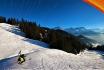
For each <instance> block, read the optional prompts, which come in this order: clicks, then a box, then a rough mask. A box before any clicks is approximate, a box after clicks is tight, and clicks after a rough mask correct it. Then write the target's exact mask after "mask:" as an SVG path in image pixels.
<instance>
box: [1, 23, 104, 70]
mask: <svg viewBox="0 0 104 70" xmlns="http://www.w3.org/2000/svg"><path fill="white" fill-rule="evenodd" d="M15 29H16V30H15ZM14 30H15V31H14ZM21 35H24V34H23V33H22V32H21V31H20V30H19V29H18V27H15V26H12V25H9V24H5V23H0V59H1V60H0V70H7V69H9V70H11V69H21V70H23V69H30V70H104V57H103V56H102V55H103V54H104V53H102V52H97V51H87V50H85V51H84V52H82V53H80V54H77V55H74V54H71V53H67V52H64V51H61V50H57V49H48V48H44V47H47V46H48V45H47V44H45V43H43V42H40V41H37V40H32V39H28V38H25V37H23V36H21ZM20 50H21V51H22V53H23V54H25V56H26V57H25V59H26V61H25V62H24V63H22V64H18V62H17V60H18V56H17V55H18V53H19V51H20Z"/></svg>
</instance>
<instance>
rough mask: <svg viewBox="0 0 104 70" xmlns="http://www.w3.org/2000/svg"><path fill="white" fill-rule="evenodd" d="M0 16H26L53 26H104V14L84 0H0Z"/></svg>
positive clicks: (42, 24)
mask: <svg viewBox="0 0 104 70" xmlns="http://www.w3.org/2000/svg"><path fill="white" fill-rule="evenodd" d="M0 16H5V17H7V18H8V17H15V18H18V19H20V18H24V19H27V20H31V21H36V22H37V23H39V24H40V25H41V26H46V27H51V28H52V27H58V26H59V27H62V28H69V27H86V28H103V27H104V14H103V13H101V12H100V11H98V10H96V9H95V8H94V7H92V6H90V5H88V4H86V3H84V2H83V0H0Z"/></svg>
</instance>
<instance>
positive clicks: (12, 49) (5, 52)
mask: <svg viewBox="0 0 104 70" xmlns="http://www.w3.org/2000/svg"><path fill="white" fill-rule="evenodd" d="M14 28H15V27H14V26H11V25H9V24H5V23H0V59H3V58H7V57H10V56H14V55H17V54H18V52H19V51H20V50H21V51H22V52H23V53H28V52H30V51H33V49H37V48H42V46H43V47H47V46H48V45H47V44H45V43H43V42H40V41H36V40H31V39H27V38H25V37H22V36H20V35H21V34H23V33H22V32H20V31H19V29H18V30H16V31H15V33H17V32H19V33H18V34H19V35H16V34H14V33H11V32H12V31H13V29H14ZM9 31H10V32H9Z"/></svg>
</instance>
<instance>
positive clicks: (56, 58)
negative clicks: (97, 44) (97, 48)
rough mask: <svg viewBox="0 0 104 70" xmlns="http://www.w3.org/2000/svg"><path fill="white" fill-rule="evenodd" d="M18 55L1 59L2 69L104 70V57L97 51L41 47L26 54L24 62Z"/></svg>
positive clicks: (0, 67)
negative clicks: (77, 52)
mask: <svg viewBox="0 0 104 70" xmlns="http://www.w3.org/2000/svg"><path fill="white" fill-rule="evenodd" d="M17 59H18V57H13V58H9V59H5V60H2V61H0V69H1V70H4V69H5V70H7V69H9V70H11V69H19V70H23V69H30V70H104V59H102V56H101V55H99V54H98V53H97V52H94V51H93V52H90V51H85V52H84V53H83V54H79V55H74V54H70V53H66V52H63V51H60V50H55V49H41V50H36V51H35V52H33V53H30V54H27V55H26V58H25V59H26V61H25V62H24V63H23V64H18V63H17Z"/></svg>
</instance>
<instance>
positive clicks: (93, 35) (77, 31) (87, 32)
mask: <svg viewBox="0 0 104 70" xmlns="http://www.w3.org/2000/svg"><path fill="white" fill-rule="evenodd" d="M64 30H65V31H66V32H68V33H72V34H73V35H76V36H79V35H83V36H85V37H87V38H89V39H92V40H95V41H96V42H98V43H100V44H104V32H103V31H104V29H98V28H96V29H87V28H84V27H78V28H66V29H64Z"/></svg>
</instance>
